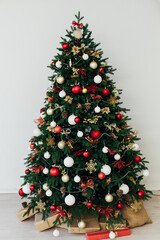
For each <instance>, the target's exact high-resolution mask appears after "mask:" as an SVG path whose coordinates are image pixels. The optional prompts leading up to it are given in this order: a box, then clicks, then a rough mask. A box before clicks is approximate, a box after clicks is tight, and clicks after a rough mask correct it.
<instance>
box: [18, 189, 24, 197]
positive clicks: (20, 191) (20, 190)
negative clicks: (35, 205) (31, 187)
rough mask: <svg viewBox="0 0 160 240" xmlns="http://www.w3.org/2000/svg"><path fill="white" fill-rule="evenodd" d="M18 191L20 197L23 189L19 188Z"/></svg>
mask: <svg viewBox="0 0 160 240" xmlns="http://www.w3.org/2000/svg"><path fill="white" fill-rule="evenodd" d="M18 193H19V195H20V196H21V197H23V196H24V192H23V189H22V188H20V189H19V191H18Z"/></svg>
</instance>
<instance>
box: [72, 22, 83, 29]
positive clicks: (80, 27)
mask: <svg viewBox="0 0 160 240" xmlns="http://www.w3.org/2000/svg"><path fill="white" fill-rule="evenodd" d="M72 25H73V29H74V27H75V26H77V27H78V28H79V29H82V27H83V24H82V23H77V22H76V21H73V22H72Z"/></svg>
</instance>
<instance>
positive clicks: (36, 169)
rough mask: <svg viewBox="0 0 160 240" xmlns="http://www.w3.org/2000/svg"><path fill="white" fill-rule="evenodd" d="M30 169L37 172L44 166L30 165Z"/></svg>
mask: <svg viewBox="0 0 160 240" xmlns="http://www.w3.org/2000/svg"><path fill="white" fill-rule="evenodd" d="M30 169H31V170H32V171H33V172H35V173H39V172H40V171H43V169H44V167H43V166H39V167H38V168H37V167H31V168H30Z"/></svg>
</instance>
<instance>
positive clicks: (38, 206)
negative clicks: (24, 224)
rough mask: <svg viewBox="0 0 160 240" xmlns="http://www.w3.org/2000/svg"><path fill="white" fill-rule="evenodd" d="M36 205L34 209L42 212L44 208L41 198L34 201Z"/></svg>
mask: <svg viewBox="0 0 160 240" xmlns="http://www.w3.org/2000/svg"><path fill="white" fill-rule="evenodd" d="M36 204H37V206H36V209H37V210H39V211H40V212H42V211H43V210H45V205H46V204H45V203H44V202H42V200H41V199H40V200H39V202H38V201H37V202H36Z"/></svg>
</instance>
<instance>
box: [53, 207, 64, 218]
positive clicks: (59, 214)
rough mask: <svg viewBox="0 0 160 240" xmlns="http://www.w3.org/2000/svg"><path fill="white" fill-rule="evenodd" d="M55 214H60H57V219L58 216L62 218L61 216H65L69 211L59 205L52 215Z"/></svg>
mask: <svg viewBox="0 0 160 240" xmlns="http://www.w3.org/2000/svg"><path fill="white" fill-rule="evenodd" d="M55 214H58V216H57V218H56V219H58V218H60V217H65V216H66V214H67V213H66V211H65V210H62V207H61V206H58V207H57V208H56V211H54V212H53V213H52V215H55Z"/></svg>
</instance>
